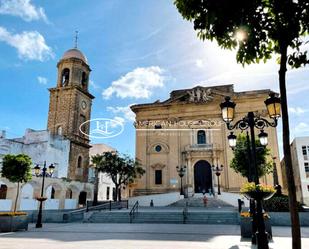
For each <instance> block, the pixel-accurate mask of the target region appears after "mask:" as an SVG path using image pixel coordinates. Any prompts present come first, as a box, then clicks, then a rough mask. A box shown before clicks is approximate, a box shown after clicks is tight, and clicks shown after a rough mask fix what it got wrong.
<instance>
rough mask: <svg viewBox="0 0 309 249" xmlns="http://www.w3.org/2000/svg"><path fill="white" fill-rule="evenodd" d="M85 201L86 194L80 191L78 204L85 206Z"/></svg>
mask: <svg viewBox="0 0 309 249" xmlns="http://www.w3.org/2000/svg"><path fill="white" fill-rule="evenodd" d="M86 201H87V192H86V191H81V192H80V193H79V198H78V204H79V205H83V206H84V205H86Z"/></svg>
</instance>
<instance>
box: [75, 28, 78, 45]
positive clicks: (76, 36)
mask: <svg viewBox="0 0 309 249" xmlns="http://www.w3.org/2000/svg"><path fill="white" fill-rule="evenodd" d="M77 40H78V31H75V42H74V48H77Z"/></svg>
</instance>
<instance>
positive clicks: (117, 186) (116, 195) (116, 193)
mask: <svg viewBox="0 0 309 249" xmlns="http://www.w3.org/2000/svg"><path fill="white" fill-rule="evenodd" d="M118 189H119V185H118V184H115V196H114V201H117V200H118Z"/></svg>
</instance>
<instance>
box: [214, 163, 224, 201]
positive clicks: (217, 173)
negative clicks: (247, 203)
mask: <svg viewBox="0 0 309 249" xmlns="http://www.w3.org/2000/svg"><path fill="white" fill-rule="evenodd" d="M212 170H213V171H214V172H215V174H216V176H217V181H218V195H221V191H220V179H219V177H220V175H221V172H222V171H223V165H220V167H219V166H218V165H217V166H215V165H212Z"/></svg>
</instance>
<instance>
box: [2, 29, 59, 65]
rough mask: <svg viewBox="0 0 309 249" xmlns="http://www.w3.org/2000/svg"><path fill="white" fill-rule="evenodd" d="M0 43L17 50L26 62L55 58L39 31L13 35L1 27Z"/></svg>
mask: <svg viewBox="0 0 309 249" xmlns="http://www.w3.org/2000/svg"><path fill="white" fill-rule="evenodd" d="M0 41H4V42H6V43H7V44H9V45H10V46H12V47H14V48H16V49H17V52H18V56H19V57H20V58H21V59H25V60H39V61H44V60H47V59H49V58H53V57H54V54H53V52H52V49H51V48H50V47H49V46H48V45H47V44H46V42H45V39H44V37H43V36H42V35H41V34H40V33H39V32H37V31H24V32H22V33H20V34H12V33H10V32H9V31H7V30H6V29H5V28H3V27H0Z"/></svg>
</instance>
